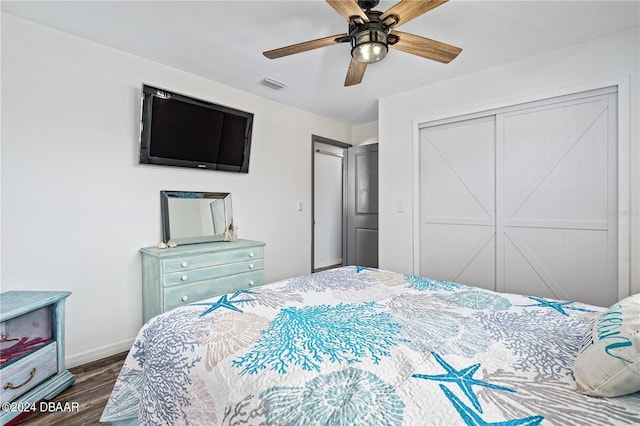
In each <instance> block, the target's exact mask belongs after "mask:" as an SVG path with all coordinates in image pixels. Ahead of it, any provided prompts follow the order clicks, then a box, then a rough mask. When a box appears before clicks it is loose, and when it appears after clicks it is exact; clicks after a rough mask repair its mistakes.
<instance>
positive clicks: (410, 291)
mask: <svg viewBox="0 0 640 426" xmlns="http://www.w3.org/2000/svg"><path fill="white" fill-rule="evenodd" d="M602 310H603V309H602V308H597V307H593V306H589V305H583V304H580V303H574V302H566V301H557V300H549V299H545V298H541V297H533V296H522V295H513V294H502V293H494V292H491V291H487V290H482V289H479V288H475V287H470V286H466V285H461V284H457V283H452V282H445V281H438V280H432V279H428V278H422V277H417V276H411V275H400V274H396V273H391V272H386V271H382V270H376V269H367V268H360V267H345V268H340V269H334V270H330V271H326V272H321V273H317V274H313V275H308V276H303V277H298V278H293V279H289V280H284V281H280V282H277V283H273V284H270V285H265V286H263V287H260V288H256V289H255V290H246V291H240V292H236V293H233V294H227V295H224V296H221V297H216V298H213V299H210V300H207V301H203V302H199V303H193V304H191V305H188V306H185V307H182V308H178V309H175V310H173V311H170V312H167V313H165V314H162V315H159V316H157V317H155V318H153V319H151V320H150V321H149V322H148V323H147V324H145V325H144V327H143V328H142V329H141V330H140V333H139V335H138V337H137V339H136V341H135V343H134V344H133V347H132V348H131V351H130V352H129V355H128V357H127V359H126V361H125V364H124V367H123V368H122V371H121V372H120V376H119V378H118V380H117V383H116V385H115V387H114V389H113V393H112V394H111V398H110V400H109V402H108V404H107V406H106V408H105V410H104V413H103V416H102V419H101V420H102V421H103V422H109V423H117V424H141V425H169V424H179V425H183V424H191V425H209V424H211V425H213V424H222V425H232V424H243V425H244V424H248V425H254V424H278V425H281V424H284V425H401V424H404V425H436V424H437V425H458V424H460V425H465V424H466V425H536V424H556V425H605V424H638V423H639V422H640V394H639V393H635V394H632V395H627V396H623V397H618V398H595V397H590V396H585V395H579V394H578V393H576V392H575V381H574V379H573V373H572V368H573V363H574V360H575V357H576V355H577V352H578V349H579V347H580V343H581V340H582V336H583V334H584V332H585V330H586V329H587V327H588V326H589V325H590V323H591V321H592V319H593V317H594V313H595V312H596V311H602Z"/></svg>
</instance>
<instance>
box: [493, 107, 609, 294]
mask: <svg viewBox="0 0 640 426" xmlns="http://www.w3.org/2000/svg"><path fill="white" fill-rule="evenodd" d="M615 106H616V100H615V94H611V95H606V94H605V95H600V96H593V97H588V98H583V99H577V100H571V101H566V102H558V103H553V104H549V105H543V106H538V107H534V108H530V109H524V110H520V111H515V112H511V113H505V114H501V115H498V128H499V132H498V133H499V138H498V152H499V155H498V158H499V162H500V163H501V164H502V165H503V167H502V169H501V170H500V169H499V172H498V175H497V185H498V188H500V187H501V188H502V191H501V192H499V194H498V198H497V203H498V217H497V232H498V235H499V237H498V240H502V241H500V242H499V244H498V248H499V249H502V250H501V251H499V252H498V259H497V260H498V270H497V275H498V276H497V280H498V289H499V290H504V291H507V292H512V293H527V294H532V295H538V296H543V297H552V298H556V299H566V300H580V301H583V302H588V303H593V304H597V305H603V306H608V305H609V304H610V303H612V302H613V301H615V300H616V298H617V293H618V289H617V219H616V215H615V214H608V212H612V213H613V212H615V208H616V206H617V190H616V188H617V168H616V164H617V161H616V158H617V154H616V152H617V151H616V146H617V144H616V141H617V137H616V134H615V131H616V116H617V114H616V111H615ZM500 133H501V134H500Z"/></svg>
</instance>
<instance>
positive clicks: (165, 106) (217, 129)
mask: <svg viewBox="0 0 640 426" xmlns="http://www.w3.org/2000/svg"><path fill="white" fill-rule="evenodd" d="M252 126H253V114H252V113H249V112H244V111H239V110H236V109H233V108H229V107H225V106H222V105H217V104H214V103H211V102H207V101H204V100H201V99H195V98H192V97H189V96H185V95H181V94H178V93H173V92H170V91H168V90H164V89H159V88H156V87H151V86H147V85H143V86H142V119H141V132H140V133H141V134H140V163H142V164H160V165H165V166H179V167H195V168H199V169H211V170H224V171H232V172H241V173H248V172H249V153H250V149H251V129H252Z"/></svg>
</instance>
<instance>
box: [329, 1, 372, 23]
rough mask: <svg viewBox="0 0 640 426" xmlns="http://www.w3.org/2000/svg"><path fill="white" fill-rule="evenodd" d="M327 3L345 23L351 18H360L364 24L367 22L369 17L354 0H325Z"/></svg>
mask: <svg viewBox="0 0 640 426" xmlns="http://www.w3.org/2000/svg"><path fill="white" fill-rule="evenodd" d="M327 3H329V4H330V5H331V7H333V8H334V9H335V10H336V12H338V13H339V14H340V15H342V17H343V18H344V19H346V20H347V22H349V21H350V19H349V18H350V17H351V16H360V17H361V18H362V19H364V21H365V22H369V17H368V16H367V14H366V13H364V10H362V8H360V6H358V3H356V0H327Z"/></svg>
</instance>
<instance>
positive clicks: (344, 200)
mask: <svg viewBox="0 0 640 426" xmlns="http://www.w3.org/2000/svg"><path fill="white" fill-rule="evenodd" d="M316 142H317V143H323V144H326V145H332V146H336V147H338V148H342V149H344V150H346V149H347V148H350V147H352V146H353V145H351V144H348V143H344V142H340V141H337V140H334V139H329V138H325V137H323V136H318V135H313V134H312V135H311V273H313V272H316V271H317V269H316V267H315V243H316V241H315V228H316V224H315V199H316V195H315V194H316V193H315V170H316V165H315V154H316ZM345 158H346V156H345ZM345 158H343V160H342V264H343V265H345V264H346V263H345V262H346V261H347V234H346V229H347V204H346V203H347V167H346V164H345Z"/></svg>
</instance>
